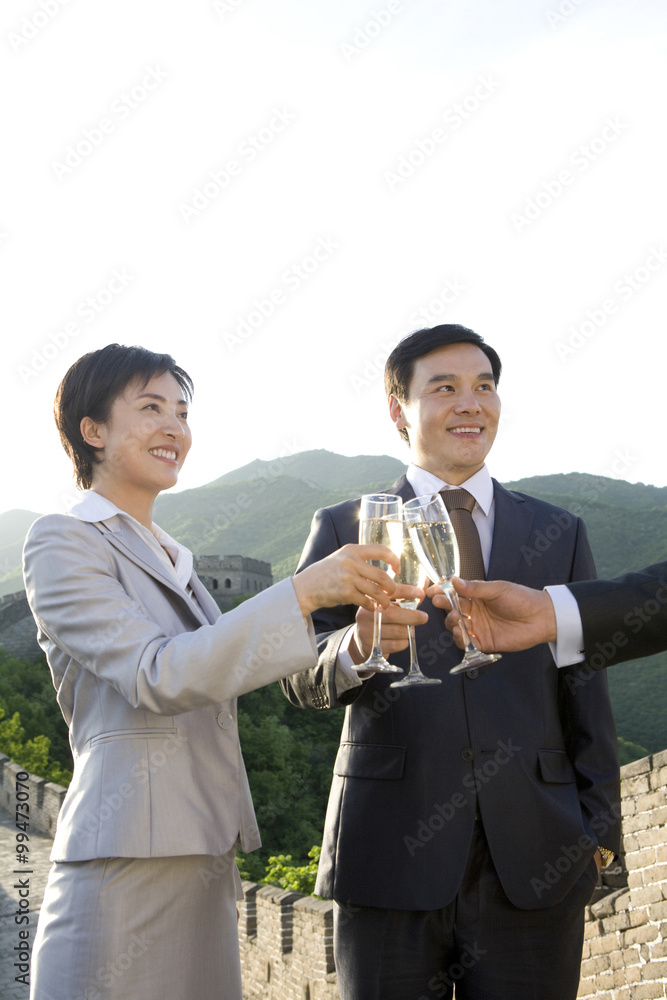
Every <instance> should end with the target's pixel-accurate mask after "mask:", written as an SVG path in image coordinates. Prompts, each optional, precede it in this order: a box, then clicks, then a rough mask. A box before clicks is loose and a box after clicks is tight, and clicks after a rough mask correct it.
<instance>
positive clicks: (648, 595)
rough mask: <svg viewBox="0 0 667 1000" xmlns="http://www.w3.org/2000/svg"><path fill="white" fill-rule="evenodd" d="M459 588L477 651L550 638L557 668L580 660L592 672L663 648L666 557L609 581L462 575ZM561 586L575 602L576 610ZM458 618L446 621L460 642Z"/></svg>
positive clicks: (666, 613) (439, 603) (516, 647)
mask: <svg viewBox="0 0 667 1000" xmlns="http://www.w3.org/2000/svg"><path fill="white" fill-rule="evenodd" d="M456 589H457V591H458V592H459V594H460V595H461V596H462V597H463V602H462V610H463V613H464V614H465V615H466V617H469V618H470V619H471V620H470V622H469V625H470V628H471V629H472V630H473V631H474V633H475V636H476V637H477V641H478V644H479V645H480V646H481V648H482V649H503V650H519V649H529V648H530V647H531V646H534V645H535V644H536V643H539V642H551V643H554V644H555V647H554V655H555V658H556V663H557V664H558V666H566V665H567V664H568V663H576V662H580V661H582V660H585V661H586V663H587V665H588V666H589V667H591V668H592V669H593V670H601V669H603V668H604V667H610V666H612V665H613V664H614V663H622V662H623V661H625V660H635V659H637V658H638V657H641V656H651V655H652V654H653V653H660V652H662V651H663V650H665V649H667V562H661V563H655V564H654V565H653V566H647V567H646V568H645V569H642V570H639V571H638V572H637V573H625V574H624V575H623V576H617V577H616V578H615V579H613V580H584V581H581V582H579V583H571V584H568V586H567V587H565V588H564V587H547V589H546V590H544V591H536V590H531V589H529V588H527V587H521V586H518V585H517V584H514V583H509V582H508V581H506V580H494V581H492V582H491V581H490V582H480V581H474V582H471V581H463V580H461V581H460V582H459V581H457V582H456ZM564 591H568V592H569V593H570V594H571V595H572V597H573V598H574V600H575V601H576V611H577V613H575V614H574V615H572V614H571V613H570V612H569V608H568V604H569V603H570V602H567V596H566V594H565V592H564ZM433 600H434V603H435V604H436V605H437V606H438V607H440V606H441V607H443V608H448V607H449V602H448V601H447V600H446V599H445V600H443V599H442V597H440V596H434V598H433ZM564 602H567V603H564ZM458 619H459V616H458V614H457V613H456V612H451V613H450V614H449V615H448V616H447V619H446V625H447V627H448V628H451V629H454V630H455V632H454V634H455V636H456V637H457V641H459V639H460V630H456V625H457V622H458ZM562 647H565V648H562Z"/></svg>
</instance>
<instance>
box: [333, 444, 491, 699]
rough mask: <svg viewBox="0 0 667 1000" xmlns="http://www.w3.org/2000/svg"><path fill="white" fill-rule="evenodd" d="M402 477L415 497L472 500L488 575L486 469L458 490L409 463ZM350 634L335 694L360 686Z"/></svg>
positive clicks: (344, 643) (340, 652)
mask: <svg viewBox="0 0 667 1000" xmlns="http://www.w3.org/2000/svg"><path fill="white" fill-rule="evenodd" d="M405 476H406V479H407V480H408V482H409V483H410V486H412V488H413V490H414V491H415V496H417V497H418V496H422V495H423V494H425V493H439V492H440V491H441V490H444V489H451V490H457V489H464V490H467V491H468V493H470V494H472V496H474V498H475V506H474V507H473V511H472V519H473V521H474V522H475V526H476V528H477V531H478V533H479V542H480V545H481V547H482V557H483V559H484V568H485V569H486V570H487V572H488V569H489V559H490V558H491V543H492V541H493V525H494V521H495V513H496V504H495V499H494V496H493V481H492V479H491V475H490V473H489V470H488V469H487V467H486V465H484V466H482V468H481V469H480V470H479V472H476V473H475V475H474V476H471V477H470V479H467V480H466V482H465V483H460V484H459V485H458V486H452V485H451V484H450V483H445V482H444V481H443V480H442V479H438V477H437V476H434V475H433V473H432V472H427V471H426V469H421V468H420V467H419V466H418V465H414V463H412V462H411V463H410V465H409V466H408V468H407V469H406V472H405ZM353 633H354V626H350V628H349V629H348V631H347V634H346V635H345V637H344V638H343V641H342V642H341V644H340V647H339V649H338V668H339V669H338V670H337V671H336V691H337V693H338V694H341V693H342V692H343V691H346V690H348V689H349V688H352V687H357V686H358V685H359V684H361V679H360V677H359V674H358V673H357V672H356V671H355V670H353V669H352V664H353V662H354V661H353V659H352V656H351V655H350V652H349V647H350V642H351V641H352V635H353Z"/></svg>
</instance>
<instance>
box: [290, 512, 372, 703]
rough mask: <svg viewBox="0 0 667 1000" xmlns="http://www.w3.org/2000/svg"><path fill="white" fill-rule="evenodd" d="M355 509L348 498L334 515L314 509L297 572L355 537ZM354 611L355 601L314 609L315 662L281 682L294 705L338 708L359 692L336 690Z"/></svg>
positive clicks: (357, 532) (355, 689) (359, 688)
mask: <svg viewBox="0 0 667 1000" xmlns="http://www.w3.org/2000/svg"><path fill="white" fill-rule="evenodd" d="M348 508H349V509H348ZM357 510H358V503H356V504H354V503H352V502H351V503H350V504H349V505H348V504H344V505H342V510H341V509H340V508H339V509H338V512H337V516H336V518H335V519H334V515H333V514H332V512H331V509H330V508H324V509H322V510H318V511H316V512H315V515H314V517H313V521H312V525H311V529H310V535H309V536H308V539H307V541H306V544H305V546H304V550H303V552H302V554H301V559H300V560H299V565H298V567H297V573H300V572H301V570H304V569H306V567H307V566H311V565H312V564H313V563H315V562H318V561H319V560H320V559H324V558H325V556H328V555H330V554H331V553H332V552H335V551H336V550H337V549H339V548H340V547H341V546H342V545H346V544H347V543H348V542H356V541H357V540H358V534H359V530H358V517H355V511H357ZM356 612H357V608H356V605H354V604H344V605H339V606H338V607H335V608H321V609H320V610H319V611H316V612H314V614H313V615H312V619H313V625H314V626H315V633H316V635H317V647H318V657H319V658H318V663H317V666H315V667H312V668H311V669H310V670H304V671H302V672H301V673H298V674H292V675H291V676H289V677H287V678H285V679H284V680H282V681H281V682H280V683H281V687H282V689H283V692H284V694H285V695H286V697H287V698H288V699H289V701H291V702H292V704H293V705H297V706H298V707H299V708H312V709H325V708H338V707H340V706H341V705H346V704H349V703H350V702H351V701H354V699H355V698H356V697H357V696H358V694H359V693H360V692H361V686H359V687H358V688H353V689H352V690H349V691H346V692H344V693H343V694H342V695H341V697H340V698H339V697H338V695H337V694H336V663H337V659H338V650H339V648H340V644H341V642H342V641H343V638H344V637H345V634H346V632H347V630H348V629H349V627H350V626H351V625H353V624H354V621H355V615H356Z"/></svg>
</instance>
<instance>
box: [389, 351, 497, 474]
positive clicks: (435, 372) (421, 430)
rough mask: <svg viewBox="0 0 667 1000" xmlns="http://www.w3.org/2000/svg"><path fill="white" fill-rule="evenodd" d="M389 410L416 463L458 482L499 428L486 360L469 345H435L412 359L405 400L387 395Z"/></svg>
mask: <svg viewBox="0 0 667 1000" xmlns="http://www.w3.org/2000/svg"><path fill="white" fill-rule="evenodd" d="M389 410H390V413H391V418H392V420H393V421H394V423H395V424H396V426H397V427H398V428H402V427H405V428H406V430H407V432H408V434H409V436H410V452H411V458H412V461H413V462H414V463H415V465H418V466H419V467H420V468H422V469H426V470H427V472H432V473H433V474H434V475H436V476H438V477H439V478H440V479H442V480H444V481H445V482H447V483H449V484H451V485H453V486H457V485H459V484H460V483H463V482H465V481H466V479H469V478H470V477H471V476H473V475H474V474H475V473H476V472H479V470H480V469H481V468H482V466H483V465H484V460H485V458H486V456H487V455H488V453H489V451H490V450H491V445H492V444H493V442H494V440H495V437H496V431H497V430H498V420H499V419H500V399H499V397H498V393H497V392H496V384H495V381H494V378H493V372H492V371H491V362H490V361H489V359H488V358H487V356H486V354H484V352H483V351H482V350H480V348H479V347H476V346H475V345H474V344H450V345H449V346H447V347H439V348H438V349H437V350H435V351H431V353H430V354H426V355H424V357H422V358H419V359H418V360H417V361H416V362H415V367H414V372H413V375H412V379H411V381H410V386H409V399H408V401H407V402H405V403H401V402H399V400H398V399H396V397H395V396H390V398H389Z"/></svg>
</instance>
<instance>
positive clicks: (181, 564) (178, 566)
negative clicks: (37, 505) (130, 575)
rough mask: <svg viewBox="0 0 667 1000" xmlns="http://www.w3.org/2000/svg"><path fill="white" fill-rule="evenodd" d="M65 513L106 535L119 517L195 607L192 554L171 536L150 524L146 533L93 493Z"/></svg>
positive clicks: (143, 526) (135, 520)
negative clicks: (100, 527) (99, 526)
mask: <svg viewBox="0 0 667 1000" xmlns="http://www.w3.org/2000/svg"><path fill="white" fill-rule="evenodd" d="M67 513H68V514H70V515H71V516H72V517H78V518H79V520H80V521H101V522H103V523H104V524H105V525H106V527H107V528H108V529H109V531H113V530H114V528H113V525H112V524H109V523H108V522H109V521H111V519H112V518H114V517H122V518H123V520H124V521H125V522H126V523H127V524H128V525H129V527H130V528H131V529H132V530H133V531H134V532H135V533H136V534H137V535H138V536H139V538H141V539H142V541H144V542H145V543H146V544H147V545H149V546H150V548H151V550H152V551H153V552H154V553H155V554H156V556H157V557H158V559H159V560H160V562H161V563H162V564H163V566H164V567H165V569H166V570H168V572H169V574H170V575H171V576H172V577H174V578H175V581H176V583H177V584H178V586H179V587H180V588H181V590H184V591H185V593H186V594H187V595H188V597H189V598H190V599H191V600H193V601H195V603H198V602H197V600H196V598H195V596H194V593H193V591H192V587H191V586H190V578H191V576H192V568H193V557H192V552H190V549H186V547H185V546H184V545H181V543H180V542H177V541H176V539H175V538H172V537H171V535H168V534H167V532H166V531H163V530H162V528H160V527H159V526H158V525H157V524H155V523H153V525H152V530H150V531H149V529H148V528H146V527H145V525H143V524H141V522H140V521H137V519H136V518H134V517H132V515H131V514H128V513H127V511H124V510H121V509H120V507H117V506H116V505H115V504H114V503H112V502H111V500H107V498H106V497H103V496H101V494H99V493H96V492H95V491H94V490H86V491H85V492H84V493H83V495H82V498H81V500H79V501H78V502H77V503H75V504H74V505H73V506H72V507H70V509H69V510H68V511H67Z"/></svg>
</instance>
